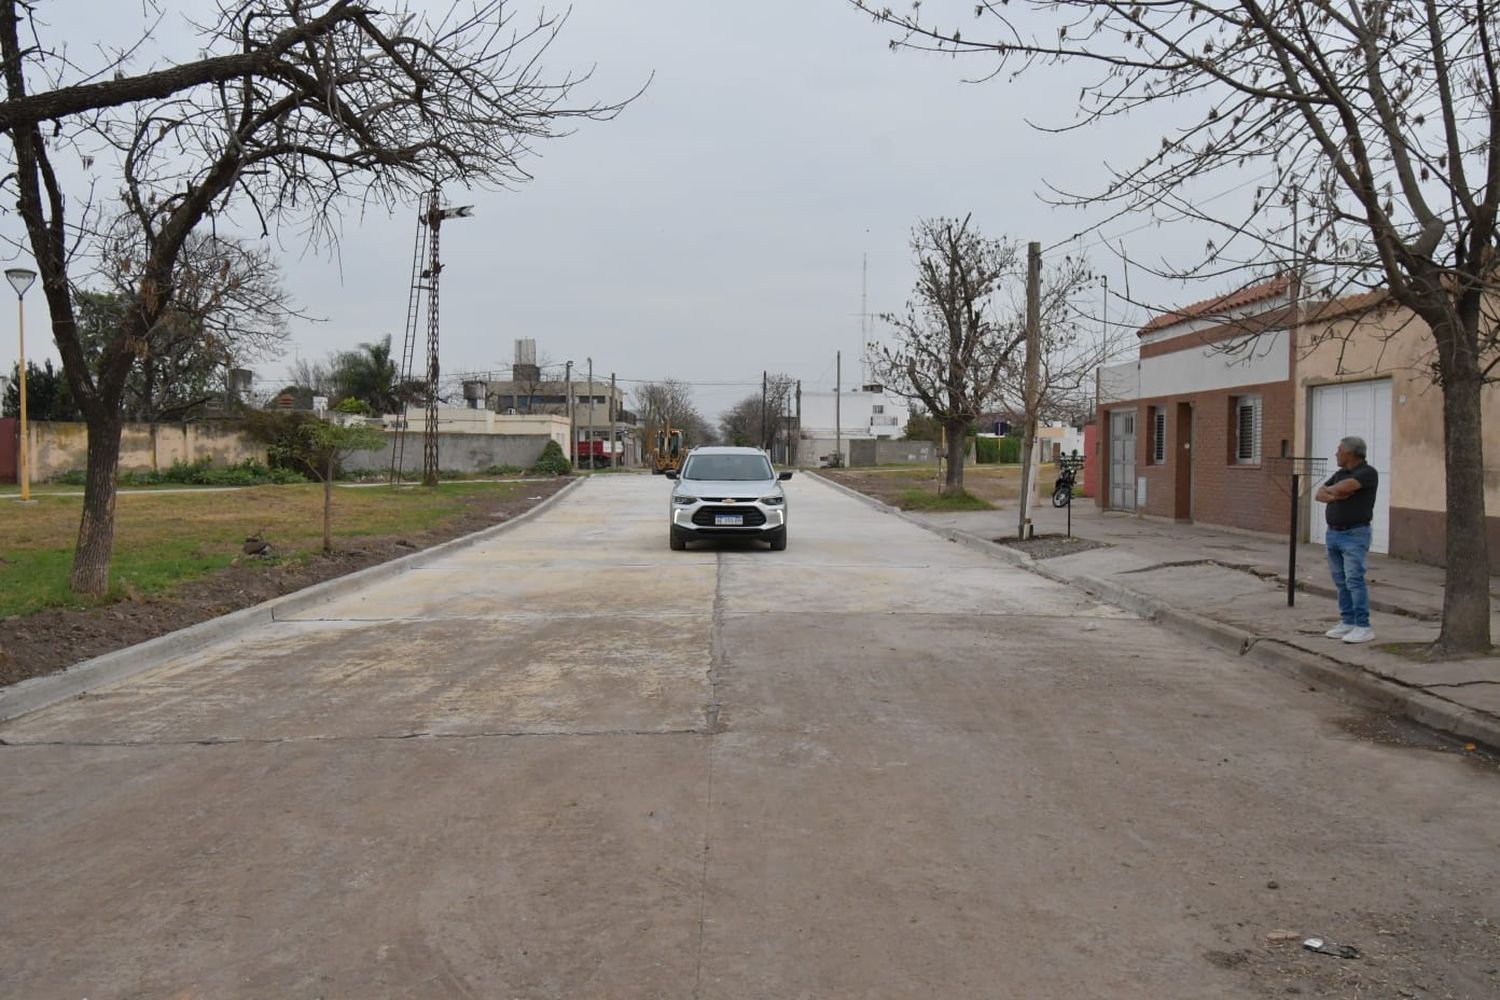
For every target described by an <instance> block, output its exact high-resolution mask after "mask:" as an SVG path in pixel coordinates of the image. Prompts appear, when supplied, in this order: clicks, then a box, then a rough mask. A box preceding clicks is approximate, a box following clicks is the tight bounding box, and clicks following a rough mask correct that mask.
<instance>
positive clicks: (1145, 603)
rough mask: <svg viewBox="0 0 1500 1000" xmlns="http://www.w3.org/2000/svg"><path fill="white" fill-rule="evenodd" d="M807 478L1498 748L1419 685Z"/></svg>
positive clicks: (1189, 632) (1270, 663)
mask: <svg viewBox="0 0 1500 1000" xmlns="http://www.w3.org/2000/svg"><path fill="white" fill-rule="evenodd" d="M814 478H816V479H818V480H821V481H822V482H824V483H827V484H828V485H829V486H831V487H833V488H834V489H835V490H838V491H839V492H841V493H844V494H846V495H848V496H851V497H853V498H855V499H856V500H860V501H861V502H863V503H865V504H866V505H868V506H871V507H874V508H876V509H877V510H881V511H883V512H885V513H890V514H895V515H896V516H897V517H899V518H901V519H902V520H903V521H907V522H909V523H911V524H914V525H916V526H917V527H919V528H922V529H924V530H925V531H928V532H930V533H931V534H934V535H937V536H938V537H940V538H945V539H947V540H948V541H950V542H955V543H957V544H960V545H963V546H964V547H965V548H969V549H973V550H974V551H976V552H983V553H985V554H987V555H989V556H992V557H994V558H997V559H999V560H1001V561H1002V562H1007V563H1010V564H1011V565H1013V566H1019V567H1021V568H1022V569H1025V570H1028V571H1030V572H1032V573H1035V574H1037V575H1038V576H1041V577H1045V578H1046V579H1048V580H1052V581H1054V582H1056V583H1063V584H1067V585H1068V586H1071V587H1076V588H1078V589H1079V590H1082V591H1084V592H1085V593H1087V594H1089V595H1091V596H1093V597H1097V598H1099V599H1100V600H1102V601H1105V602H1107V603H1109V604H1113V605H1115V606H1116V607H1120V608H1124V609H1125V610H1126V611H1131V612H1134V613H1135V614H1138V615H1140V616H1141V617H1143V618H1148V619H1150V620H1152V621H1154V622H1156V623H1158V624H1160V625H1162V626H1165V627H1166V628H1168V629H1170V630H1171V631H1173V632H1176V633H1177V634H1178V635H1182V636H1186V637H1187V638H1190V639H1195V640H1197V641H1199V642H1202V643H1204V644H1205V645H1209V646H1213V647H1214V648H1216V649H1220V650H1223V651H1224V652H1226V653H1229V654H1231V655H1234V656H1239V657H1243V658H1245V659H1247V660H1250V661H1251V662H1253V663H1256V664H1258V665H1259V666H1262V667H1265V668H1267V669H1269V670H1274V671H1276V672H1277V673H1279V674H1282V675H1284V676H1287V677H1291V678H1294V679H1296V680H1300V681H1303V682H1305V683H1308V684H1313V685H1316V686H1318V687H1322V688H1326V689H1328V690H1331V691H1334V692H1335V693H1337V694H1339V695H1340V696H1342V697H1344V698H1345V699H1346V700H1349V701H1352V702H1355V703H1358V704H1360V705H1363V706H1365V707H1369V708H1375V709H1379V710H1380V711H1384V712H1390V713H1392V714H1396V715H1401V716H1404V717H1406V718H1408V719H1410V720H1412V721H1413V722H1417V723H1420V724H1422V725H1424V726H1427V727H1429V728H1431V729H1436V730H1439V731H1441V732H1444V733H1448V734H1450V735H1453V736H1456V737H1459V738H1461V739H1464V740H1473V741H1475V742H1478V743H1482V744H1484V745H1486V746H1488V747H1491V748H1500V719H1496V718H1495V717H1494V716H1491V715H1488V714H1486V713H1483V712H1478V711H1475V710H1474V709H1471V708H1467V707H1465V706H1463V705H1460V704H1458V703H1456V702H1452V701H1449V700H1448V699H1446V698H1442V697H1440V696H1438V695H1435V694H1432V693H1431V692H1429V691H1424V690H1422V689H1421V688H1416V687H1411V686H1410V685H1406V684H1401V683H1399V682H1397V681H1393V680H1390V679H1389V678H1386V677H1381V676H1380V675H1378V674H1375V673H1372V672H1370V671H1369V670H1366V669H1365V668H1363V667H1361V666H1358V665H1357V664H1352V663H1346V662H1344V661H1342V660H1338V659H1335V658H1334V657H1331V656H1325V655H1320V654H1317V653H1311V652H1308V651H1307V650H1304V649H1301V648H1299V647H1296V646H1293V645H1291V644H1290V643H1287V642H1284V641H1282V640H1280V639H1277V638H1273V637H1270V636H1262V635H1257V634H1255V633H1253V632H1247V631H1245V630H1244V629H1240V628H1236V627H1235V626H1233V625H1227V624H1225V623H1223V622H1218V621H1214V620H1213V619H1212V618H1207V617H1205V616H1203V615H1199V614H1195V613H1194V612H1191V611H1184V610H1182V609H1180V608H1174V607H1171V606H1169V605H1167V604H1165V603H1163V602H1162V601H1160V600H1158V599H1157V598H1155V597H1152V596H1150V595H1148V594H1142V593H1140V592H1139V591H1135V590H1131V589H1130V588H1129V587H1125V586H1122V585H1121V584H1119V583H1116V582H1115V581H1113V580H1103V579H1100V578H1098V577H1093V576H1087V575H1084V574H1078V575H1072V576H1070V575H1067V574H1063V573H1059V572H1057V571H1055V570H1051V569H1048V568H1045V567H1043V566H1042V565H1041V564H1040V563H1039V562H1038V561H1037V560H1035V559H1032V558H1031V557H1030V556H1028V555H1026V554H1025V553H1024V552H1021V551H1019V550H1016V549H1012V548H1009V547H1007V546H1004V545H1000V544H997V543H995V542H992V541H990V540H989V539H987V538H983V537H981V536H979V535H975V534H972V533H970V532H966V531H961V530H959V529H957V528H944V527H942V526H940V525H935V524H931V523H929V522H927V521H924V520H922V519H920V518H917V517H913V516H912V515H911V514H909V513H907V512H906V511H903V510H900V509H898V508H896V507H892V506H890V505H889V504H886V503H882V502H881V501H879V500H876V499H875V498H874V497H871V496H867V495H866V494H863V493H860V492H859V491H858V490H855V489H852V488H850V487H848V486H845V485H843V484H842V483H836V482H833V481H832V480H830V479H826V478H824V477H823V476H817V475H815V476H814ZM1298 589H1302V588H1298Z"/></svg>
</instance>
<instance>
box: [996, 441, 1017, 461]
mask: <svg viewBox="0 0 1500 1000" xmlns="http://www.w3.org/2000/svg"><path fill="white" fill-rule="evenodd" d="M999 445H1000V457H999V458H998V459H996V461H998V462H1000V463H1001V464H1002V465H1016V464H1018V463H1019V462H1020V461H1021V439H1020V438H1013V437H1003V438H1000V439H999Z"/></svg>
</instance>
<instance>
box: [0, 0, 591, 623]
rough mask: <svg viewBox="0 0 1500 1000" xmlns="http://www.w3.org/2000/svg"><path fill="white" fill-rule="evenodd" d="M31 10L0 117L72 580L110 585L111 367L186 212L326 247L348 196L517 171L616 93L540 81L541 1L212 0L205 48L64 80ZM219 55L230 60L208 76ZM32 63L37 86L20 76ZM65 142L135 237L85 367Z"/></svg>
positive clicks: (163, 272) (152, 307) (80, 242)
mask: <svg viewBox="0 0 1500 1000" xmlns="http://www.w3.org/2000/svg"><path fill="white" fill-rule="evenodd" d="M31 13H32V9H31V7H30V6H29V5H26V4H25V3H23V2H22V0H0V54H3V57H4V62H5V85H6V91H5V97H6V100H5V101H4V102H3V104H0V122H3V123H5V125H6V127H7V129H8V135H9V137H10V140H11V147H12V151H13V162H12V168H13V171H12V174H11V177H12V178H13V182H14V183H15V185H16V189H17V192H18V199H17V203H18V207H19V211H20V215H21V217H22V219H23V221H24V223H25V229H26V235H27V242H28V243H29V245H30V250H31V253H32V255H33V256H34V257H35V259H36V263H37V269H38V270H39V271H40V272H41V277H42V290H43V294H44V295H45V297H46V299H47V305H48V308H49V311H50V313H51V317H52V331H53V339H54V340H55V341H56V343H57V347H58V351H59V353H60V354H61V356H62V360H63V366H64V369H65V371H66V373H67V375H68V379H69V383H70V386H71V388H72V390H73V394H74V396H75V398H76V399H77V400H78V402H79V405H80V408H81V409H82V410H83V413H84V416H85V419H86V421H87V423H88V426H89V457H88V478H87V484H86V486H85V496H84V509H83V517H82V521H81V523H80V526H79V534H78V544H77V547H76V549H75V551H74V559H73V570H72V576H71V581H70V582H71V586H72V588H73V590H74V591H75V592H77V593H81V594H88V595H100V594H103V593H104V592H105V591H106V589H107V586H108V574H109V561H110V554H111V551H112V549H113V543H114V500H115V485H114V479H115V471H116V468H117V465H118V459H119V442H120V430H121V419H122V417H121V401H122V396H123V392H124V383H125V380H126V377H127V375H128V374H129V372H130V370H131V367H132V366H133V364H134V363H135V360H136V357H137V354H138V352H139V350H140V348H141V345H144V344H148V343H149V342H150V338H151V336H152V331H154V330H157V329H158V327H159V324H160V322H161V319H162V317H163V316H164V315H166V313H167V312H168V310H169V309H170V305H171V303H172V301H173V300H174V298H175V292H176V284H177V281H178V276H179V266H178V265H179V261H180V260H181V258H182V255H183V252H184V249H185V248H186V247H187V246H188V244H189V240H190V238H191V236H192V234H193V233H194V231H195V230H196V229H197V228H198V227H199V226H200V225H202V224H205V223H206V224H208V225H211V226H213V227H215V228H217V227H219V226H232V225H233V224H234V221H235V219H236V218H240V217H242V218H244V219H246V220H251V221H253V223H254V224H255V225H257V226H258V227H259V230H260V231H261V232H262V233H263V234H267V235H269V234H270V233H271V232H272V231H273V230H276V231H280V230H281V229H283V228H289V229H292V230H293V231H298V232H300V233H301V234H302V235H303V236H304V237H305V238H306V239H307V240H309V241H311V243H312V245H314V246H327V245H329V244H330V243H332V242H333V241H335V240H336V238H337V234H338V229H339V224H340V220H341V211H342V210H343V208H344V207H345V206H347V205H349V204H351V203H353V204H354V205H356V206H358V207H361V208H362V207H367V206H379V207H384V208H387V209H389V208H392V207H394V206H395V205H396V204H398V203H403V202H410V201H412V200H414V199H415V198H417V197H418V196H419V195H420V194H421V192H423V191H426V190H428V189H431V188H433V187H434V186H436V185H438V184H440V183H455V184H459V185H477V186H503V185H505V184H508V183H515V182H520V181H524V180H525V179H526V178H527V176H528V175H527V173H526V171H525V169H524V168H523V166H522V164H523V161H524V160H525V158H526V156H527V155H528V154H529V153H530V152H531V147H532V145H533V144H534V143H535V142H537V141H539V140H542V139H546V138H549V137H552V136H555V135H557V134H559V127H560V126H561V124H562V123H563V122H564V121H566V120H568V119H570V118H578V117H584V118H608V117H611V116H612V115H613V114H615V113H616V112H617V111H618V110H619V106H618V105H613V106H605V105H599V104H586V105H583V106H577V107H575V106H571V105H570V103H569V101H570V95H571V94H572V93H573V91H574V88H575V85H576V84H577V82H578V81H577V80H576V79H574V78H571V77H564V78H562V79H560V80H557V81H549V80H548V79H546V77H545V75H544V73H543V70H542V68H541V64H540V58H541V56H542V55H543V53H545V52H546V50H547V48H548V46H549V45H550V43H551V42H552V40H553V39H554V38H555V37H556V35H557V32H558V30H559V29H560V27H561V22H560V21H559V20H557V19H550V18H548V17H546V16H545V15H543V16H541V17H540V18H539V19H538V20H536V21H534V22H531V23H528V24H521V23H520V22H518V21H517V20H516V19H515V17H514V15H512V14H511V12H510V5H509V3H507V2H506V0H488V2H480V3H476V4H474V5H473V6H472V7H465V6H464V5H462V4H458V3H455V4H454V6H453V7H452V8H451V10H450V11H449V12H448V14H447V15H445V16H443V17H442V18H441V19H440V20H438V21H436V22H433V21H430V20H428V19H427V18H425V17H423V16H420V15H416V14H413V13H411V12H409V11H408V10H407V9H406V8H405V7H404V6H402V5H401V2H400V0H385V2H384V3H382V2H381V0H221V5H220V7H219V9H218V16H217V19H216V20H215V21H214V22H213V23H211V24H207V25H202V26H200V29H201V34H202V42H201V46H200V47H201V49H202V50H203V51H204V52H206V53H208V54H207V55H205V56H204V57H202V58H200V59H199V60H197V61H196V62H191V63H184V64H182V65H180V66H177V67H175V68H174V69H173V70H171V71H166V72H155V73H148V74H144V75H141V76H127V75H125V74H124V73H123V71H121V72H117V73H116V74H115V76H114V78H113V79H91V80H87V81H84V82H81V83H77V84H71V85H70V84H69V83H68V82H67V79H66V78H67V77H68V75H69V74H71V73H74V72H75V71H74V70H73V68H72V64H71V63H70V62H69V61H68V59H67V58H66V56H65V55H64V54H63V53H61V52H59V51H56V50H54V49H51V48H49V47H48V46H47V45H45V44H43V43H42V42H41V41H40V39H41V37H42V30H43V28H42V26H41V25H40V24H37V23H34V22H30V21H28V23H26V25H25V35H26V36H28V41H27V42H26V43H25V44H23V38H22V36H23V14H24V16H25V17H26V18H28V19H29V18H30V17H31ZM30 39H36V40H37V41H30ZM226 60H227V61H228V62H226ZM230 64H232V65H233V66H234V67H235V71H234V72H233V73H231V74H229V75H224V74H225V73H227V72H228V71H227V70H225V68H224V67H225V66H226V65H230ZM120 69H121V70H123V67H120ZM37 79H40V80H44V81H46V82H47V83H46V89H45V90H44V91H43V92H42V93H36V94H34V93H31V91H30V83H31V81H33V80H37ZM111 108H118V109H120V110H119V111H118V112H111V111H107V110H106V109H111ZM44 122H49V123H51V124H50V125H49V127H48V128H47V130H46V131H47V136H46V137H45V138H44V136H43V129H42V124H43V123H44ZM65 149H68V150H72V151H75V152H77V153H78V154H79V155H87V156H90V157H92V156H95V155H96V154H97V155H102V156H108V157H111V158H112V161H111V162H112V163H113V164H115V165H117V166H118V169H119V171H120V175H121V182H120V188H121V195H120V197H121V201H122V202H123V210H124V212H125V213H126V214H127V215H128V216H129V218H130V220H131V224H132V225H133V226H134V227H135V230H136V232H138V234H139V238H140V249H141V256H140V261H139V264H138V266H133V267H132V271H131V273H130V275H129V284H130V295H131V299H132V301H131V303H130V306H129V308H127V309H126V310H124V317H125V322H124V323H123V324H122V325H121V328H120V329H119V331H118V333H117V335H116V336H115V337H112V338H110V339H109V341H108V342H107V343H105V344H104V345H103V349H102V350H101V351H100V352H99V355H98V357H97V359H96V363H95V364H93V365H92V366H91V365H90V364H89V359H88V358H87V357H86V356H85V352H84V349H83V346H82V344H81V342H80V340H79V335H78V324H77V317H76V312H75V308H74V292H75V283H74V282H75V275H74V271H75V270H76V269H77V268H76V266H75V265H78V264H79V263H80V261H81V260H87V259H89V258H90V257H93V258H94V259H95V260H98V259H101V258H102V256H103V255H102V254H101V253H100V252H99V251H98V249H97V248H98V247H99V246H100V245H101V243H103V242H107V236H108V233H107V232H106V231H104V227H103V226H102V225H100V224H99V219H100V218H101V217H102V216H103V214H104V213H103V211H102V210H100V209H99V207H98V206H94V205H93V204H92V203H91V202H90V201H89V200H88V199H87V198H82V199H79V203H80V204H81V205H82V208H81V209H80V210H77V211H75V210H74V208H73V201H72V200H70V198H69V197H68V194H67V192H66V191H65V190H64V183H63V180H62V178H61V175H60V174H59V172H58V170H57V169H56V168H55V166H54V161H55V158H56V156H57V155H58V153H59V152H61V151H63V150H65ZM110 214H111V215H113V214H115V213H110ZM220 280H221V281H227V276H221V279H220ZM216 294H217V293H216Z"/></svg>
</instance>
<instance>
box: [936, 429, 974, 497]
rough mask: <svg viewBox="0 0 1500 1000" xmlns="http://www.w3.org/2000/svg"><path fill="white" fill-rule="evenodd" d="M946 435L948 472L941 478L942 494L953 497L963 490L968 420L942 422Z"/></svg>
mask: <svg viewBox="0 0 1500 1000" xmlns="http://www.w3.org/2000/svg"><path fill="white" fill-rule="evenodd" d="M943 428H944V430H945V432H946V433H947V436H948V474H947V476H946V477H945V478H944V480H943V489H942V494H943V496H945V497H955V496H958V495H959V494H960V493H962V492H963V491H964V452H965V450H966V449H965V448H964V432H965V431H966V430H968V428H969V425H968V421H965V420H949V421H945V422H944V423H943Z"/></svg>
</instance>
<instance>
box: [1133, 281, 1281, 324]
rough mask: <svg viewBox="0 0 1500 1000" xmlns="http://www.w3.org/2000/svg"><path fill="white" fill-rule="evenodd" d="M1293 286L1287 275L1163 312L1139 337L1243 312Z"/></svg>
mask: <svg viewBox="0 0 1500 1000" xmlns="http://www.w3.org/2000/svg"><path fill="white" fill-rule="evenodd" d="M1290 287H1291V277H1290V275H1285V274H1283V275H1279V276H1277V277H1275V278H1272V279H1271V280H1270V281H1266V282H1262V283H1261V284H1259V285H1251V286H1250V287H1249V288H1241V289H1239V290H1238V291H1234V292H1230V293H1229V294H1227V295H1220V296H1218V297H1217V298H1212V299H1204V300H1203V301H1202V302H1194V303H1193V304H1192V305H1190V306H1183V307H1182V308H1181V309H1174V310H1172V311H1171V312H1166V313H1162V314H1161V315H1160V316H1157V317H1156V318H1155V319H1153V320H1152V321H1151V322H1149V323H1147V324H1146V325H1145V326H1143V327H1141V329H1140V331H1139V332H1138V333H1137V334H1136V336H1138V337H1144V336H1146V335H1147V334H1148V333H1155V332H1156V331H1157V330H1165V329H1167V328H1168V327H1172V326H1176V325H1177V324H1178V323H1185V322H1187V321H1188V320H1194V319H1203V318H1204V317H1211V316H1216V315H1222V314H1224V313H1228V312H1230V311H1232V310H1235V309H1239V308H1240V307H1242V306H1248V305H1253V304H1254V303H1256V302H1261V301H1263V300H1265V299H1274V298H1276V297H1278V296H1281V295H1285V294H1286V293H1287V290H1288V289H1289V288H1290Z"/></svg>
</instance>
